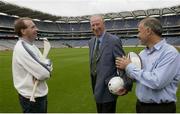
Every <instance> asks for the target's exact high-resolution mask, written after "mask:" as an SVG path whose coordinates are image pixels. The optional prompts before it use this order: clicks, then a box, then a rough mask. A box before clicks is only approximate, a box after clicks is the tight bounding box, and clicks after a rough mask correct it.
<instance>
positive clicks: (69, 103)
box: [0, 48, 180, 113]
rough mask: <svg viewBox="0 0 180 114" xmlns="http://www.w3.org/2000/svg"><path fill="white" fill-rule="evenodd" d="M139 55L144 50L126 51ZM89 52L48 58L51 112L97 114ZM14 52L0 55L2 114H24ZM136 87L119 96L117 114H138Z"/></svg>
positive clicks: (69, 52)
mask: <svg viewBox="0 0 180 114" xmlns="http://www.w3.org/2000/svg"><path fill="white" fill-rule="evenodd" d="M124 49H125V51H126V53H127V52H129V51H135V52H139V51H140V50H142V48H124ZM88 52H89V51H88V49H81V48H80V49H76V48H66V49H52V50H51V51H50V54H49V55H50V56H49V58H50V59H52V61H53V67H54V69H53V72H52V77H51V78H50V79H49V80H48V81H47V83H48V86H49V94H48V112H59V113H62V112H68V113H72V112H74V113H80V112H84V113H93V112H96V107H95V102H94V98H93V95H92V90H91V83H90V76H89V53H88ZM11 58H12V51H1V52H0V112H1V113H3V112H16V113H18V112H21V107H20V105H19V101H18V97H17V92H16V90H15V89H14V86H13V80H12V70H11ZM134 88H135V84H134V86H133V91H132V92H129V93H128V95H126V96H120V97H119V98H118V102H117V112H119V113H125V112H129V113H133V112H135V103H136V96H135V91H134ZM177 98H178V102H177V112H180V88H179V90H178V92H177Z"/></svg>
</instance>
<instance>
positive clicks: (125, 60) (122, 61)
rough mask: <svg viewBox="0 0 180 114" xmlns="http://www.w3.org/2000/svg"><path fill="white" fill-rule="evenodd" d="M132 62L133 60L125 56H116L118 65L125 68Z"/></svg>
mask: <svg viewBox="0 0 180 114" xmlns="http://www.w3.org/2000/svg"><path fill="white" fill-rule="evenodd" d="M129 63H131V60H130V59H129V58H127V57H125V56H123V57H117V58H116V67H117V68H118V69H122V70H124V69H125V68H126V66H127V65H128V64H129Z"/></svg>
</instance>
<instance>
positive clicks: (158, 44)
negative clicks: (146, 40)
mask: <svg viewBox="0 0 180 114" xmlns="http://www.w3.org/2000/svg"><path fill="white" fill-rule="evenodd" d="M164 43H166V40H165V39H163V40H161V41H160V42H158V43H157V44H155V45H154V46H153V47H152V48H147V47H146V49H145V50H146V51H147V53H148V54H152V53H153V52H154V51H156V50H160V49H161V47H162V46H163V44H164Z"/></svg>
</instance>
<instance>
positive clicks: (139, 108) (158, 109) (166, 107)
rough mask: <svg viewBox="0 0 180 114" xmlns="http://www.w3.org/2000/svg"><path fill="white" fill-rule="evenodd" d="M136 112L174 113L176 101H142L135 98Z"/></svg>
mask: <svg viewBox="0 0 180 114" xmlns="http://www.w3.org/2000/svg"><path fill="white" fill-rule="evenodd" d="M136 113H176V103H175V102H170V103H160V104H157V103H143V102H140V101H139V100H137V102H136Z"/></svg>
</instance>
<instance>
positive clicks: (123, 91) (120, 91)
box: [116, 88, 128, 96]
mask: <svg viewBox="0 0 180 114" xmlns="http://www.w3.org/2000/svg"><path fill="white" fill-rule="evenodd" d="M127 93H128V91H127V90H126V89H125V88H122V89H119V91H118V92H116V94H117V95H119V96H123V95H126V94H127Z"/></svg>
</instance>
